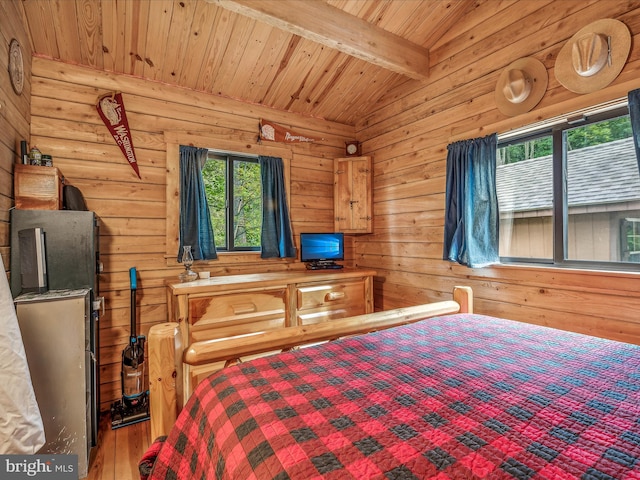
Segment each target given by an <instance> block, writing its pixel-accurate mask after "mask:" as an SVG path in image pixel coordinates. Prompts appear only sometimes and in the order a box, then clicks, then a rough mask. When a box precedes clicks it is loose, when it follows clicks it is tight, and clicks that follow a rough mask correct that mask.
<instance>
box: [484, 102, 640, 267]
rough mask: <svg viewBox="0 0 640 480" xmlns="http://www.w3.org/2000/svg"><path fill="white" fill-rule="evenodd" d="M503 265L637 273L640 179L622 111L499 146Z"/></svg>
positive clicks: (498, 188) (566, 125)
mask: <svg viewBox="0 0 640 480" xmlns="http://www.w3.org/2000/svg"><path fill="white" fill-rule="evenodd" d="M496 186H497V193H498V204H499V209H500V247H499V248H500V257H501V259H502V261H503V262H518V261H521V262H522V261H524V262H529V263H531V262H534V263H547V264H552V265H562V266H574V267H589V268H621V269H624V268H627V269H628V268H637V262H638V261H639V260H640V258H639V257H640V225H639V224H638V219H639V218H640V174H639V171H638V162H637V159H636V155H635V150H634V144H633V138H632V132H631V122H630V119H629V115H628V111H627V108H626V107H624V108H623V109H616V110H612V111H609V112H605V113H601V114H597V115H593V116H590V117H580V118H579V119H578V120H577V121H572V122H568V121H567V122H564V123H562V124H560V125H556V126H554V127H552V128H547V129H543V130H540V131H536V132H533V133H529V134H527V135H526V136H520V137H518V138H513V139H510V140H508V141H502V140H499V143H498V152H497V171H496Z"/></svg>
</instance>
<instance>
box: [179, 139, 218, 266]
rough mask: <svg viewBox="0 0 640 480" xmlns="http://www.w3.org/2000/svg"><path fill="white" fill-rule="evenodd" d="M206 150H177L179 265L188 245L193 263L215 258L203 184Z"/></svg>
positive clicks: (187, 148)
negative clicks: (178, 160)
mask: <svg viewBox="0 0 640 480" xmlns="http://www.w3.org/2000/svg"><path fill="white" fill-rule="evenodd" d="M207 153H208V149H206V148H196V147H191V146H184V145H181V146H180V243H179V247H178V261H179V260H180V254H181V252H182V247H183V246H184V245H191V252H192V254H193V259H194V260H211V259H215V258H218V255H217V253H216V247H215V241H214V238H213V228H212V226H211V215H210V214H209V204H208V203H207V197H206V195H205V190H204V182H203V180H202V168H203V166H204V164H205V162H206V161H207Z"/></svg>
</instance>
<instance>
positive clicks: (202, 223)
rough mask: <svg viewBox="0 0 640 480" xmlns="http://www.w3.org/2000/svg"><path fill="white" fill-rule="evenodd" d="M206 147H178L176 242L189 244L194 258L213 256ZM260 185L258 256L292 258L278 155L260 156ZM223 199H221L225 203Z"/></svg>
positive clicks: (213, 245)
mask: <svg viewBox="0 0 640 480" xmlns="http://www.w3.org/2000/svg"><path fill="white" fill-rule="evenodd" d="M209 153H210V152H209V150H208V149H206V148H196V147H191V146H180V244H179V251H178V255H180V252H181V251H182V247H183V245H191V247H192V252H193V256H194V259H195V260H208V259H215V258H217V254H216V247H215V241H214V234H213V228H212V221H211V210H210V208H211V206H210V205H209V203H208V201H207V196H206V192H205V182H204V180H203V175H202V171H203V168H204V165H205V163H206V162H207V159H208V157H209ZM258 163H259V165H260V181H261V188H262V225H261V230H260V250H261V258H295V257H296V256H297V250H296V248H295V245H294V243H293V235H292V229H291V221H290V218H289V207H288V205H287V191H286V184H285V175H284V162H283V160H282V158H278V157H268V156H260V157H258ZM226 202H227V199H226V198H223V199H221V202H219V203H220V204H221V205H225V203H226Z"/></svg>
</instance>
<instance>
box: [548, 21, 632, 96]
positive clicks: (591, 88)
mask: <svg viewBox="0 0 640 480" xmlns="http://www.w3.org/2000/svg"><path fill="white" fill-rule="evenodd" d="M630 50H631V32H629V29H628V28H627V26H626V25H625V24H624V23H622V22H621V21H619V20H614V19H612V18H605V19H602V20H596V21H595V22H593V23H590V24H589V25H587V26H586V27H584V28H581V29H580V30H578V32H577V33H576V34H575V35H574V36H573V37H571V38H570V39H569V41H568V42H567V43H566V44H565V45H564V46H563V47H562V49H561V50H560V53H558V58H557V59H556V67H555V73H556V79H557V80H558V82H560V83H561V84H562V85H563V86H564V87H565V88H566V89H567V90H571V91H572V92H575V93H590V92H595V91H596V90H600V89H601V88H604V87H606V86H607V85H609V84H610V83H611V82H613V81H614V80H615V79H616V77H617V76H618V75H619V74H620V72H621V71H622V69H623V68H624V65H625V62H626V61H627V58H628V57H629V51H630Z"/></svg>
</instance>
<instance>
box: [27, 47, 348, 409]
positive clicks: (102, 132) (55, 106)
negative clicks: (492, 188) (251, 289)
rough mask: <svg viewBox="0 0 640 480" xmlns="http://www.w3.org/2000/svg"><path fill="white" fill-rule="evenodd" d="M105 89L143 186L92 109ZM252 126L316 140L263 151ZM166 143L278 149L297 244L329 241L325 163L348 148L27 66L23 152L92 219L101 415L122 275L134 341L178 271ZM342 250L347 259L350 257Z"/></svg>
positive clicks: (223, 111) (238, 109)
mask: <svg viewBox="0 0 640 480" xmlns="http://www.w3.org/2000/svg"><path fill="white" fill-rule="evenodd" d="M114 90H117V91H120V92H122V94H123V101H124V105H125V108H126V111H127V117H128V120H129V125H130V128H131V130H132V139H133V143H134V147H135V150H136V155H137V160H138V165H139V168H140V174H141V176H142V180H140V179H138V178H137V177H136V175H135V173H134V171H133V169H131V167H130V166H129V165H128V164H127V162H126V160H125V159H124V157H123V155H122V153H121V152H120V150H119V148H118V147H117V146H116V144H115V142H114V140H113V138H112V137H111V135H110V133H109V131H108V130H107V128H106V127H105V126H104V124H103V123H102V121H101V120H100V118H99V116H98V114H97V112H96V109H95V103H96V100H97V98H98V97H99V96H100V95H101V94H104V93H108V92H110V91H114ZM260 118H266V119H269V120H272V121H274V122H277V123H280V124H282V125H285V126H289V127H290V128H292V129H293V130H294V131H297V132H300V133H303V134H304V135H306V136H309V137H314V138H318V139H319V140H318V141H317V142H316V143H313V144H297V145H283V144H276V143H274V142H263V146H261V145H259V144H258V142H257V135H258V120H259V119H260ZM167 134H169V135H168V136H176V135H177V136H178V137H179V136H180V135H186V136H189V135H193V136H195V137H198V136H203V135H204V136H206V137H208V138H211V139H213V141H212V143H214V144H212V145H198V146H201V147H210V148H216V144H215V143H219V145H233V146H234V150H235V151H240V152H246V153H252V154H257V153H260V151H261V148H262V149H263V150H264V149H267V148H269V149H274V148H276V149H277V148H280V149H283V148H284V149H286V152H285V153H287V156H288V157H290V161H291V165H290V175H291V185H290V199H291V205H290V209H291V217H292V223H293V231H294V236H295V239H296V242H297V239H298V235H299V233H300V232H310V231H333V171H332V170H333V158H334V157H336V156H339V155H342V153H343V149H344V142H345V140H348V139H350V138H353V135H354V134H355V130H354V128H353V127H352V126H345V125H341V124H335V123H331V122H325V121H323V120H318V119H312V118H307V117H294V116H291V115H288V114H284V113H281V112H278V111H275V110H272V109H266V108H262V107H259V106H256V105H249V104H242V103H239V102H237V101H234V100H230V99H226V98H222V97H217V96H213V95H208V94H202V93H198V92H195V91H192V90H189V89H180V88H175V87H171V86H168V85H166V84H163V83H159V82H158V83H155V82H145V81H143V80H140V79H138V78H134V77H129V76H123V75H114V74H110V73H105V72H101V71H97V70H93V69H88V68H83V67H78V66H73V65H66V64H63V63H60V62H56V61H52V60H49V59H43V58H34V59H33V94H32V108H31V136H32V142H35V143H37V145H38V146H39V147H40V149H41V150H42V151H43V152H47V153H50V154H51V155H52V156H53V161H54V165H55V166H57V167H58V168H60V170H61V171H62V173H63V174H64V176H65V179H66V180H67V182H68V183H70V184H72V185H75V186H77V187H78V188H80V190H81V191H82V193H83V195H84V196H85V199H86V201H87V205H88V207H89V209H90V210H94V211H95V212H96V213H97V215H98V216H99V217H100V221H101V231H100V252H101V257H102V261H103V263H104V272H103V273H102V274H101V275H100V289H101V294H102V295H104V296H105V298H106V314H105V316H104V317H102V318H101V319H100V374H101V402H102V408H103V409H107V408H108V406H109V404H110V402H112V401H113V400H114V399H116V398H119V397H120V395H121V392H120V359H121V352H122V349H123V348H124V346H125V345H126V343H127V341H128V335H129V321H130V320H129V319H130V312H129V302H130V292H129V277H128V271H129V268H130V267H134V266H135V267H136V268H137V271H138V276H139V280H138V290H137V300H138V305H139V306H138V321H139V323H140V325H141V328H140V330H141V333H143V334H146V333H147V332H148V330H149V328H150V327H151V326H152V325H154V324H156V323H161V322H164V321H166V319H167V307H166V298H165V289H164V284H165V281H166V280H167V279H172V280H174V279H175V278H176V277H177V276H178V274H179V273H180V272H181V271H182V269H183V267H182V266H180V265H176V264H175V260H174V255H168V254H167V249H166V242H165V235H166V232H165V229H166V224H167V222H166V208H167V201H166V187H167V180H166V178H167V165H166V162H167V152H166V143H165V135H167ZM216 140H217V142H216ZM268 144H269V145H268ZM348 252H349V253H350V254H351V255H352V254H353V248H350V249H349V250H348ZM195 268H196V270H198V269H207V270H210V271H211V274H212V275H221V274H232V273H243V272H256V271H261V272H264V271H273V270H285V269H298V268H304V266H303V265H302V264H301V263H300V262H298V261H295V262H293V261H290V260H285V261H283V260H276V261H264V260H261V259H260V258H259V255H255V254H253V255H240V256H238V255H230V256H224V255H222V256H221V258H220V259H219V260H217V261H211V262H209V264H207V265H202V264H200V263H198V262H196V264H195Z"/></svg>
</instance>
